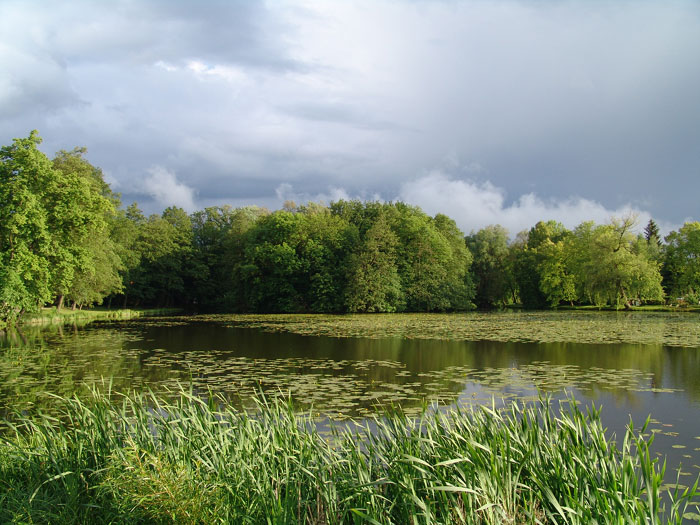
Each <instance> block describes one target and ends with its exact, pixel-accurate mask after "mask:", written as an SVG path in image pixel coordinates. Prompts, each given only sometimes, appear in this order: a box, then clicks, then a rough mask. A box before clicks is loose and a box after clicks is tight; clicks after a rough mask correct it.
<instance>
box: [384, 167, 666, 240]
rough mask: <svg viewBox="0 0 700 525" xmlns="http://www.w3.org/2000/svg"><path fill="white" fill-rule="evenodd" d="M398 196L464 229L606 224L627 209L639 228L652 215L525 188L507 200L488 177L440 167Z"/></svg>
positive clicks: (663, 227) (512, 230) (516, 229)
mask: <svg viewBox="0 0 700 525" xmlns="http://www.w3.org/2000/svg"><path fill="white" fill-rule="evenodd" d="M397 200H401V201H404V202H407V203H410V204H414V205H417V206H420V207H421V208H422V209H423V211H425V212H426V213H428V214H429V215H435V214H436V213H444V214H445V215H447V216H449V217H452V218H453V219H454V220H455V221H456V222H457V225H458V226H459V227H460V229H462V231H464V232H465V233H469V232H471V231H472V230H474V231H476V230H479V229H481V228H483V227H485V226H488V225H490V224H500V225H501V226H503V227H505V228H506V229H508V231H509V232H510V234H511V236H515V234H517V233H518V232H519V231H522V230H525V229H529V228H531V227H532V226H534V225H535V224H536V223H537V222H538V221H548V220H555V221H558V222H561V223H562V224H564V226H566V227H567V228H574V227H576V226H577V225H579V224H580V223H582V222H584V221H590V220H592V221H594V222H596V223H597V224H604V223H607V222H608V221H609V220H610V218H611V217H621V216H625V215H628V214H630V213H632V214H635V215H636V216H637V218H638V228H639V229H640V230H641V228H643V227H644V226H645V225H646V224H647V222H648V221H649V219H650V218H651V216H650V214H649V213H648V212H647V211H645V210H641V209H639V208H637V207H635V206H632V205H631V204H626V205H624V206H621V207H618V208H616V209H608V208H606V207H605V206H603V205H602V204H600V203H599V202H596V201H593V200H589V199H585V198H582V197H571V198H568V199H548V200H545V199H542V198H541V197H539V196H537V195H536V194H534V193H528V194H525V195H521V196H520V197H519V198H518V199H517V200H515V201H513V202H512V203H510V204H507V201H506V193H505V191H504V190H503V189H501V188H498V187H496V186H494V185H493V184H492V183H491V182H488V181H486V182H481V183H477V182H471V181H464V180H459V179H455V178H451V177H450V176H448V175H446V174H444V173H442V172H440V171H432V172H430V173H429V174H427V175H425V176H422V177H419V178H417V179H414V180H412V181H410V182H406V183H404V184H403V185H402V186H401V188H400V190H399V195H398V197H397ZM657 222H659V226H660V228H661V230H662V232H664V233H667V232H668V231H670V230H672V229H674V228H676V226H675V225H672V224H667V223H664V222H660V221H657Z"/></svg>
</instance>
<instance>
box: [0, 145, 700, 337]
mask: <svg viewBox="0 0 700 525" xmlns="http://www.w3.org/2000/svg"><path fill="white" fill-rule="evenodd" d="M40 143H41V139H40V137H39V135H38V133H37V132H36V131H33V132H32V133H31V134H30V135H29V136H28V137H27V138H21V139H15V140H14V141H13V143H12V144H11V145H9V146H4V147H2V148H1V149H0V325H1V324H8V323H13V322H15V321H17V320H18V319H19V318H20V317H21V316H22V315H23V314H25V313H31V312H37V311H38V310H39V309H40V308H42V307H43V306H46V305H54V306H56V308H57V309H58V310H59V311H60V310H61V309H62V308H66V307H71V308H81V307H83V306H92V305H99V304H106V305H108V306H110V307H119V308H134V307H138V308H149V307H180V308H185V309H188V310H196V311H226V312H250V313H293V312H318V313H353V312H359V313H371V312H450V311H465V310H470V309H474V308H499V307H503V306H507V305H514V304H517V305H522V306H523V307H525V308H556V307H559V306H563V305H577V306H582V305H593V306H596V307H603V306H608V307H610V306H612V307H616V308H628V307H632V306H640V305H645V304H659V305H660V304H674V305H680V306H684V305H690V304H695V305H697V304H698V299H700V223H698V222H687V223H686V224H685V225H684V226H683V227H681V228H680V229H679V230H678V231H673V232H671V233H670V234H669V235H667V236H666V237H665V238H661V236H660V234H659V230H658V227H657V226H656V224H655V223H654V221H653V220H652V221H650V222H649V223H648V224H647V226H646V228H645V229H644V233H642V234H636V233H635V226H636V225H635V220H634V218H633V217H623V218H613V219H611V221H610V223H609V224H603V225H599V224H595V223H593V222H583V223H581V224H580V225H578V226H577V227H576V228H574V229H573V230H569V229H567V228H565V227H564V226H563V225H562V224H560V223H558V222H556V221H547V222H544V221H542V222H538V223H537V224H536V225H534V226H533V227H532V228H531V229H530V230H525V231H523V232H520V233H518V234H517V235H516V236H515V238H514V240H511V239H510V234H509V232H507V231H506V230H505V229H504V228H503V227H501V226H498V225H493V226H488V227H486V228H483V229H481V230H479V231H476V232H471V233H469V234H467V235H465V233H464V232H462V231H460V230H459V228H458V227H457V225H456V223H455V221H454V220H452V219H451V218H449V217H447V216H446V215H443V214H437V215H436V216H434V217H430V216H428V215H427V214H425V213H424V212H423V211H422V210H421V209H420V208H418V207H416V206H411V205H408V204H405V203H402V202H388V203H387V202H360V201H338V202H333V203H331V204H329V205H325V204H318V203H307V204H303V205H297V204H295V203H293V202H287V203H286V204H285V206H284V208H283V209H281V210H278V211H272V212H271V211H269V210H267V209H265V208H259V207H255V206H247V207H242V208H233V207H230V206H216V207H210V208H206V209H204V210H200V211H196V212H194V213H191V214H188V213H187V212H185V211H184V210H182V209H180V208H177V207H170V208H167V209H165V210H164V211H163V212H162V213H161V214H160V215H157V214H155V215H150V216H148V217H147V216H145V215H144V214H143V213H142V212H141V210H140V209H139V208H138V206H137V204H136V203H133V204H131V205H129V206H126V207H124V206H123V205H122V203H121V200H120V196H119V194H117V193H115V192H113V191H112V189H111V188H110V186H109V184H107V183H106V182H105V180H104V177H103V174H102V171H101V170H100V169H99V168H97V167H95V166H93V165H91V164H90V163H89V162H88V161H87V160H86V159H85V153H86V150H85V148H75V149H73V150H72V151H60V152H58V153H57V154H56V156H55V157H54V158H53V159H50V158H48V157H47V156H46V155H45V154H44V153H42V152H41V151H39V149H38V145H39V144H40Z"/></svg>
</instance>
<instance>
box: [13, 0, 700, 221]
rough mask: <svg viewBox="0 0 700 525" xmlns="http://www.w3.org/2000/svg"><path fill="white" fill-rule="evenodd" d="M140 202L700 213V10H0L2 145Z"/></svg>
mask: <svg viewBox="0 0 700 525" xmlns="http://www.w3.org/2000/svg"><path fill="white" fill-rule="evenodd" d="M32 129H37V130H38V131H39V134H40V135H41V137H42V138H43V140H44V142H43V144H42V145H41V149H42V151H44V152H45V153H46V154H47V155H49V156H52V155H53V154H54V153H55V152H56V151H58V150H61V149H67V150H70V149H73V148H74V147H76V146H85V147H87V149H88V154H87V159H88V160H89V161H90V162H91V163H92V164H94V165H96V166H99V167H100V168H102V170H103V172H104V174H105V177H106V180H107V181H108V182H109V183H110V184H111V186H112V188H113V189H114V190H115V191H119V192H121V194H122V200H123V201H124V202H125V203H127V204H128V203H130V202H133V201H136V202H138V203H139V206H140V207H141V208H142V209H144V210H145V211H146V212H148V213H159V212H160V211H162V210H163V209H164V208H165V207H167V206H171V205H175V206H181V207H183V208H185V209H186V210H188V211H190V212H191V211H195V210H198V209H202V208H204V207H207V206H216V205H223V204H230V205H232V206H244V205H259V206H266V207H268V208H270V209H277V208H279V207H281V206H282V204H283V202H284V201H285V200H294V201H296V202H297V203H300V202H306V201H310V200H311V201H323V202H326V203H329V202H331V201H335V200H338V199H351V198H352V199H354V198H358V199H367V200H384V201H397V200H400V201H404V202H407V203H410V204H414V205H418V206H420V207H421V208H423V210H424V211H426V212H427V213H429V214H431V215H434V214H436V213H438V212H442V213H445V214H447V215H449V216H451V217H452V218H454V219H455V220H456V222H457V224H458V225H459V227H460V228H461V229H462V230H463V231H464V232H465V233H469V232H471V231H473V230H474V231H475V230H478V229H479V228H482V227H484V226H487V225H489V224H501V225H503V226H505V227H506V228H507V229H508V230H509V231H510V232H511V234H512V235H515V233H517V232H518V231H520V230H523V229H527V228H530V227H531V226H533V225H534V224H535V223H536V222H537V221H539V220H549V219H554V220H558V221H561V222H563V223H564V224H565V225H566V226H568V227H574V226H576V225H577V224H579V223H580V222H582V221H584V220H594V221H596V222H597V223H604V222H606V221H608V220H609V219H610V217H611V216H616V215H617V216H619V215H624V214H627V213H636V214H637V215H638V217H639V222H640V227H643V226H644V225H645V224H646V221H647V220H648V219H649V218H650V217H653V218H654V220H655V221H656V222H657V223H659V225H660V226H661V228H662V231H663V232H668V231H669V230H671V229H675V228H677V227H678V226H680V225H682V223H683V222H684V221H686V220H698V219H700V198H699V197H700V2H698V1H696V0H688V1H673V0H669V1H663V2H662V1H656V2H653V1H644V0H639V1H624V0H616V1H604V0H587V1H574V0H562V1H560V2H557V1H548V0H531V1H525V0H493V1H486V0H477V1H457V0H454V1H449V0H444V1H440V0H405V1H399V0H366V1H362V0H360V1H352V2H351V1H343V2H341V1H330V0H328V1H315V0H314V1H294V2H292V1H284V0H276V1H270V2H254V1H252V0H241V1H235V0H233V1H232V0H226V1H224V0H216V1H214V0H202V1H198V2H194V1H190V2H185V1H178V0H158V1H148V0H139V1H136V0H110V1H100V0H86V1H80V0H76V1H60V2H46V1H43V0H42V1H38V0H37V1H33V0H0V144H2V145H8V144H10V143H11V141H12V139H13V138H15V137H26V136H28V135H29V132H30V131H31V130H32Z"/></svg>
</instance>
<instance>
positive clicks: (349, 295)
mask: <svg viewBox="0 0 700 525" xmlns="http://www.w3.org/2000/svg"><path fill="white" fill-rule="evenodd" d="M397 245H398V238H397V237H396V234H394V232H393V231H392V230H391V227H390V226H389V223H388V222H387V220H386V218H385V217H384V216H383V215H380V216H379V217H378V218H377V220H376V222H375V223H374V224H373V225H372V226H371V227H370V228H369V230H367V232H366V234H365V236H364V239H363V240H362V244H361V246H360V248H359V249H358V250H357V252H356V253H354V254H353V255H352V256H351V257H350V261H349V265H348V277H347V289H346V307H347V310H348V311H350V312H395V311H396V310H397V309H399V308H401V307H402V306H403V292H402V290H401V280H400V278H399V273H398V269H397V267H396V247H397Z"/></svg>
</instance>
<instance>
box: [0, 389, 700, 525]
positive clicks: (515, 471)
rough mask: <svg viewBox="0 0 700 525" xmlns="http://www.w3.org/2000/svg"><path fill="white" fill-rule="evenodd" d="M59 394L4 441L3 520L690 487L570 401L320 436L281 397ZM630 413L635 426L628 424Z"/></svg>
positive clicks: (619, 507)
mask: <svg viewBox="0 0 700 525" xmlns="http://www.w3.org/2000/svg"><path fill="white" fill-rule="evenodd" d="M258 409H259V410H258V411H257V412H256V413H255V414H254V415H252V416H251V415H247V414H245V413H242V412H239V411H237V410H235V409H233V408H232V407H231V406H230V405H227V404H226V403H225V402H223V401H220V400H219V401H217V400H215V399H211V400H210V401H209V402H208V403H206V402H204V401H202V400H200V399H198V398H197V397H194V396H192V395H189V394H184V393H183V394H181V395H180V396H179V397H178V398H176V399H175V400H174V401H171V402H163V401H161V400H159V399H157V398H155V397H154V396H143V395H133V396H130V397H124V398H123V399H122V400H121V401H116V402H115V401H110V399H109V397H108V396H106V395H102V394H94V396H93V397H92V398H88V399H87V401H85V402H84V401H81V400H79V399H77V398H74V399H64V400H63V409H62V413H61V414H60V415H59V416H58V418H49V417H36V418H26V417H21V418H20V420H19V422H18V423H17V424H16V426H14V427H13V428H14V431H13V432H11V433H10V434H9V435H8V436H6V440H4V441H3V442H2V443H0V521H2V522H3V523H65V524H71V523H328V524H333V523H367V522H370V523H411V522H414V521H416V522H420V523H483V524H489V523H499V524H500V523H572V524H579V523H580V524H583V523H586V524H588V523H661V522H668V523H679V522H680V521H681V520H682V517H683V515H684V514H685V515H686V516H688V517H690V516H692V515H694V514H691V513H690V511H696V510H697V509H696V508H695V506H696V504H695V502H694V501H693V499H694V498H695V497H696V496H697V483H696V484H695V486H693V487H692V488H690V489H671V492H666V491H665V490H664V489H662V483H663V476H664V470H665V465H663V466H660V465H659V464H658V459H652V457H653V454H652V453H651V452H650V444H651V442H652V441H653V438H650V439H649V440H648V441H647V440H646V439H645V438H644V437H643V436H642V433H643V431H644V428H642V429H641V431H639V432H637V431H634V430H631V429H629V430H628V431H627V433H626V435H625V436H624V439H623V440H622V443H621V445H619V446H618V445H617V444H616V443H615V442H614V441H612V440H611V439H610V438H609V437H607V436H606V434H605V431H604V430H603V428H602V425H601V422H600V413H599V412H598V411H596V410H595V409H591V410H589V411H588V413H587V414H584V413H582V412H581V411H580V410H579V409H578V408H577V407H576V404H575V402H574V401H573V400H570V401H569V402H568V403H566V404H564V405H561V406H560V407H559V409H560V410H555V407H553V406H551V405H550V404H549V403H547V402H545V401H542V402H540V403H539V404H538V405H537V404H536V405H529V406H525V405H520V404H513V405H511V407H510V408H509V409H508V410H504V411H497V410H495V409H493V408H488V407H481V408H474V409H460V408H457V409H451V410H449V411H447V412H437V413H431V412H424V413H423V415H422V416H421V417H419V418H417V419H414V418H409V417H406V416H405V415H403V414H402V413H389V414H387V415H386V416H385V417H384V418H381V419H379V418H375V419H374V420H372V421H370V422H369V423H367V424H366V426H363V427H359V428H353V427H349V428H348V429H346V430H336V431H335V433H334V435H333V436H332V437H330V439H329V438H328V437H323V436H321V435H320V434H319V433H318V431H317V430H316V426H315V423H314V421H313V420H312V419H310V418H309V417H303V416H296V415H295V414H294V411H293V410H292V408H291V406H290V405H288V404H284V403H281V402H278V401H273V402H267V401H265V400H264V399H263V400H260V401H259V403H258ZM630 426H631V425H630Z"/></svg>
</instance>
